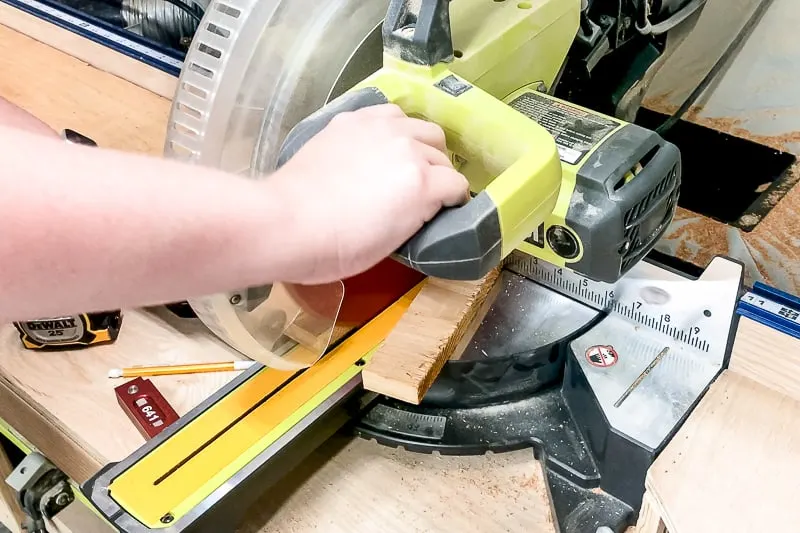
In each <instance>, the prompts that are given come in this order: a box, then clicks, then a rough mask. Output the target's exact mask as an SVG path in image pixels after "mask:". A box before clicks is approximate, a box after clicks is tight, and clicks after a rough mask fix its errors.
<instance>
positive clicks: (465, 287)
mask: <svg viewBox="0 0 800 533" xmlns="http://www.w3.org/2000/svg"><path fill="white" fill-rule="evenodd" d="M499 276H500V269H499V268H497V269H494V270H492V271H491V272H490V273H489V274H487V275H486V276H485V277H483V278H482V279H480V280H478V281H449V280H443V279H438V278H429V279H428V280H427V282H426V283H425V285H424V286H423V287H422V290H421V291H420V292H419V294H417V296H416V297H415V298H414V301H413V302H412V303H411V306H410V307H409V308H408V311H406V313H405V314H404V315H403V318H401V319H400V322H399V323H398V324H397V326H395V328H394V329H393V330H392V332H391V333H390V334H389V336H388V337H387V338H386V340H385V341H384V343H383V344H382V345H381V346H380V348H378V350H377V351H376V352H375V354H374V355H373V356H372V359H371V360H370V361H369V362H368V363H367V365H366V366H365V367H364V370H363V371H362V373H361V375H362V377H363V380H364V388H365V389H367V390H370V391H373V392H376V393H379V394H384V395H386V396H389V397H391V398H396V399H398V400H402V401H405V402H408V403H412V404H419V402H420V401H422V397H423V396H425V393H426V392H427V391H428V389H429V388H430V386H431V384H432V383H433V381H434V380H435V379H436V376H438V375H439V372H440V371H441V370H442V367H443V366H444V364H445V363H446V362H447V360H448V359H450V358H451V357H453V356H457V354H456V351H457V350H459V349H461V350H462V351H463V349H464V344H463V343H462V342H461V341H462V339H463V338H464V337H465V336H466V335H467V334H468V333H470V332H472V333H474V328H473V327H472V326H473V323H474V322H478V323H479V322H480V321H481V320H482V319H483V316H485V314H486V312H487V311H488V310H489V307H491V303H492V299H493V295H496V292H497V291H496V288H497V287H498V286H499V285H498V283H497V282H498V280H499ZM470 336H471V335H470Z"/></svg>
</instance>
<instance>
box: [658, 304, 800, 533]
mask: <svg viewBox="0 0 800 533" xmlns="http://www.w3.org/2000/svg"><path fill="white" fill-rule="evenodd" d="M799 353H800V341H798V340H795V339H792V338H791V337H788V336H786V335H781V334H779V333H777V332H775V331H774V330H765V329H762V328H761V327H760V326H759V325H758V324H755V323H752V322H750V321H749V320H747V319H743V320H742V323H740V326H739V334H738V337H737V340H736V345H735V347H734V353H733V356H732V359H733V361H732V364H731V369H730V370H727V371H726V372H725V373H724V374H723V375H722V376H721V377H720V378H719V380H717V382H716V383H714V384H713V385H712V386H711V388H710V390H709V391H708V393H707V394H706V396H705V397H704V398H703V400H702V401H701V403H700V405H699V406H698V407H697V408H696V409H695V411H694V412H693V413H692V415H691V417H690V418H689V420H688V421H687V422H686V424H685V425H684V426H683V428H682V429H681V430H680V431H679V432H678V434H677V435H676V436H675V438H674V439H673V440H672V442H671V443H670V444H669V446H667V448H666V449H665V451H664V452H663V453H662V454H661V455H660V456H659V458H658V459H657V460H656V462H655V463H654V465H653V467H652V468H651V469H650V472H649V473H648V477H647V481H646V485H647V489H648V492H649V494H650V496H651V497H653V498H655V499H656V500H657V504H658V505H657V507H658V508H659V509H660V511H661V512H662V513H663V515H662V520H663V521H664V524H665V525H666V528H667V530H668V531H669V532H670V533H708V532H709V531H724V532H726V533H751V532H755V531H794V530H796V528H797V524H799V523H800V507H798V506H797V504H796V494H797V493H798V492H799V491H800V453H798V449H800V429H799V428H800V426H798V424H797V420H800V401H798V400H797V399H795V397H793V396H792V395H790V394H787V393H788V392H790V387H789V386H788V385H787V384H788V382H789V381H790V380H791V381H795V382H796V381H797V373H796V372H793V373H791V374H787V375H786V376H785V379H779V376H777V375H773V374H770V373H764V372H763V371H761V370H760V369H759V368H758V367H757V365H754V364H752V362H753V361H755V360H759V359H760V360H761V362H762V363H763V364H765V365H769V364H771V363H774V362H776V361H778V360H780V359H793V358H797V356H798V354H799ZM737 359H741V361H740V362H739V363H737ZM744 362H749V363H750V364H742V363H744ZM779 368H782V367H779Z"/></svg>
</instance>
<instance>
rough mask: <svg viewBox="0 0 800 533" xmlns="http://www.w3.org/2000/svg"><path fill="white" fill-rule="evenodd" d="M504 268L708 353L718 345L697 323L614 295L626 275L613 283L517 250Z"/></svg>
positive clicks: (674, 276) (675, 277)
mask: <svg viewBox="0 0 800 533" xmlns="http://www.w3.org/2000/svg"><path fill="white" fill-rule="evenodd" d="M505 268H506V269H507V270H510V271H511V272H514V273H516V274H519V275H521V276H524V277H526V278H527V279H530V280H531V281H534V282H536V283H539V284H540V285H543V286H545V287H547V288H549V289H552V290H554V291H556V292H558V293H560V294H563V295H564V296H567V297H570V298H572V299H573V300H576V301H578V302H581V303H583V304H585V305H587V306H589V307H591V308H593V309H596V310H598V311H603V312H608V313H612V314H617V315H620V316H622V317H624V318H626V319H628V320H630V321H632V322H635V323H637V324H641V325H644V326H646V327H647V328H649V329H651V330H654V331H656V332H659V333H661V334H663V335H666V336H668V337H670V338H672V339H674V340H676V341H678V342H681V343H683V344H686V345H688V346H691V347H692V348H695V349H697V350H700V351H702V352H705V353H709V352H711V351H712V350H713V349H714V348H715V347H714V346H713V344H714V343H713V341H711V340H710V339H709V338H707V337H706V336H704V335H703V334H702V331H700V329H699V328H698V327H695V326H687V327H676V326H674V325H673V324H671V323H670V322H668V321H665V320H664V318H663V316H658V317H656V316H654V315H653V314H650V313H647V312H643V311H640V310H639V309H640V308H641V309H644V308H643V307H642V306H641V305H638V306H637V305H636V303H637V302H634V301H623V300H619V299H615V292H614V291H615V290H617V291H618V290H619V288H620V287H623V286H624V285H625V284H626V278H625V277H623V278H622V279H620V280H619V281H618V282H616V283H614V284H609V283H604V282H600V281H594V280H591V279H589V278H587V277H585V276H582V275H580V274H578V273H577V272H575V271H573V270H570V269H569V268H562V267H558V266H555V265H552V264H550V263H547V262H546V261H543V260H540V259H538V258H535V257H533V256H529V255H527V254H524V253H522V252H514V253H513V254H512V255H511V256H509V258H508V259H507V260H506V263H505ZM642 268H650V269H659V271H660V273H662V274H663V275H665V276H668V278H665V281H668V280H680V281H685V282H686V283H693V282H694V281H695V280H692V279H691V278H686V277H683V276H680V275H678V274H675V273H673V272H670V271H665V270H663V269H661V268H660V267H656V266H655V265H650V264H645V263H644V261H642V262H640V263H639V264H638V265H636V266H635V267H634V268H633V270H632V272H634V271H636V270H637V269H642ZM657 282H658V280H654V284H656V285H657ZM699 307H702V306H699ZM731 311H733V310H731ZM718 342H723V343H724V342H726V341H725V340H721V341H718Z"/></svg>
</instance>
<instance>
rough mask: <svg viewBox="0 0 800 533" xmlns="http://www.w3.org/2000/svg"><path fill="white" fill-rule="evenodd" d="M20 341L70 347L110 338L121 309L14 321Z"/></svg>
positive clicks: (34, 345)
mask: <svg viewBox="0 0 800 533" xmlns="http://www.w3.org/2000/svg"><path fill="white" fill-rule="evenodd" d="M14 326H15V327H16V328H17V330H18V331H19V333H20V339H21V340H22V345H23V346H25V348H28V349H29V350H46V349H59V350H73V349H76V348H85V347H88V346H93V345H96V344H106V343H109V342H114V341H115V340H117V337H118V336H119V330H120V327H121V326H122V312H120V311H110V312H104V313H85V314H81V315H72V316H63V317H53V318H40V319H37V320H28V321H25V322H14Z"/></svg>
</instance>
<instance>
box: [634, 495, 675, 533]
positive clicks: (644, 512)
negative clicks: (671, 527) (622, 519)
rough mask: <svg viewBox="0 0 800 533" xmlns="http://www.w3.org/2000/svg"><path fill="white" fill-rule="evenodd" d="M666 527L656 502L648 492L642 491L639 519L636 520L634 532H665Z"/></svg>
mask: <svg viewBox="0 0 800 533" xmlns="http://www.w3.org/2000/svg"><path fill="white" fill-rule="evenodd" d="M666 531H667V528H666V526H665V525H664V521H663V520H661V513H660V512H659V510H658V504H657V502H656V501H655V499H654V498H653V497H652V496H651V495H650V493H649V492H645V493H644V498H643V499H642V508H641V510H640V511H639V519H638V520H637V521H636V529H635V532H636V533H666Z"/></svg>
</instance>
